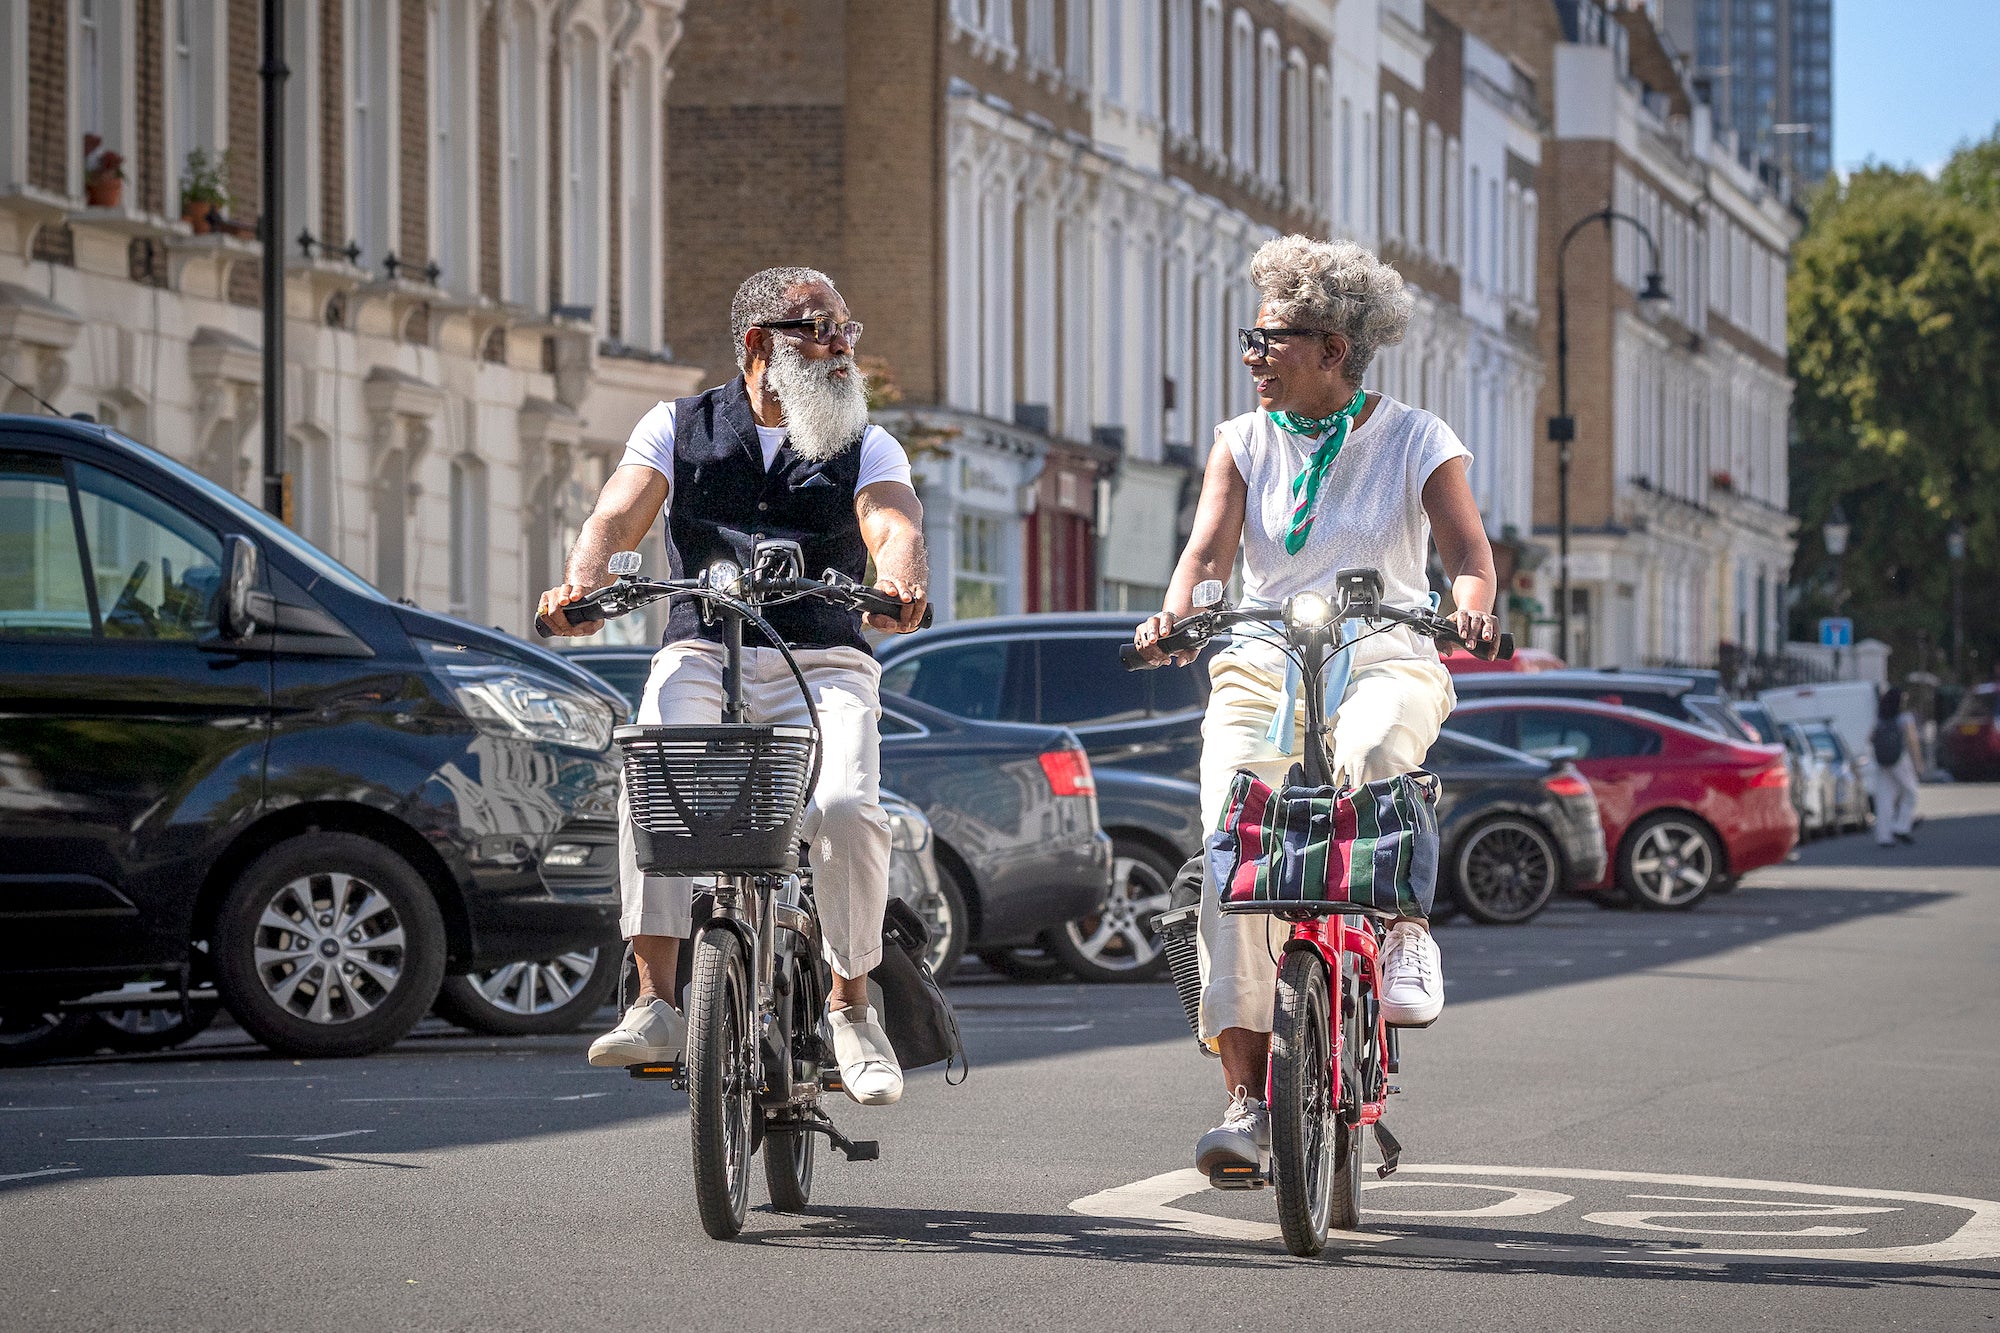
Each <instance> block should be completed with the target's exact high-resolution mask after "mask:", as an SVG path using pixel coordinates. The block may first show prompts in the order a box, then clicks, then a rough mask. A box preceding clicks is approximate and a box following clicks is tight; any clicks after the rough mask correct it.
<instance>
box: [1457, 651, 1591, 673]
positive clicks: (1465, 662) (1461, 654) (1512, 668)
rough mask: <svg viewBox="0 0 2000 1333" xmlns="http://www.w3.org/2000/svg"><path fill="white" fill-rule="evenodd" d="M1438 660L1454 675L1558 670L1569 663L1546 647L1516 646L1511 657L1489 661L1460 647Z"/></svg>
mask: <svg viewBox="0 0 2000 1333" xmlns="http://www.w3.org/2000/svg"><path fill="white" fill-rule="evenodd" d="M1440 660H1442V661H1443V662H1444V669H1445V670H1447V671H1449V672H1451V674H1452V675H1454V676H1479V675H1486V674H1489V673H1501V674H1504V673H1507V672H1514V673H1516V674H1518V673H1520V672H1524V671H1560V670H1562V669H1563V668H1564V667H1566V666H1568V665H1569V664H1568V663H1567V662H1565V661H1563V660H1562V659H1561V658H1560V657H1557V656H1556V655H1555V654H1554V653H1552V652H1550V651H1548V649H1546V648H1516V649H1515V650H1514V655H1513V656H1512V657H1498V658H1495V659H1494V660H1492V661H1491V662H1489V661H1487V660H1486V659H1485V658H1483V657H1474V656H1473V655H1472V654H1471V653H1468V652H1465V651H1464V650H1462V649H1461V650H1457V651H1454V652H1449V653H1445V654H1443V655H1442V657H1441V659H1440Z"/></svg>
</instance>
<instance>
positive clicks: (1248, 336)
mask: <svg viewBox="0 0 2000 1333" xmlns="http://www.w3.org/2000/svg"><path fill="white" fill-rule="evenodd" d="M1325 336H1326V330H1325V329H1238V330H1236V345H1237V346H1238V347H1241V348H1242V349H1243V350H1244V351H1245V352H1247V353H1250V354H1252V355H1254V356H1257V357H1259V358H1262V357H1267V356H1269V355H1270V354H1271V339H1273V338H1324V337H1325Z"/></svg>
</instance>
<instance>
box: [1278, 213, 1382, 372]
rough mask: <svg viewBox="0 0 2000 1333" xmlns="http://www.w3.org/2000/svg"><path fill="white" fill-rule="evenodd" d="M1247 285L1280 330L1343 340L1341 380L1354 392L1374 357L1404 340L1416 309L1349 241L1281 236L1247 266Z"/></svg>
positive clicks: (1374, 261)
mask: <svg viewBox="0 0 2000 1333" xmlns="http://www.w3.org/2000/svg"><path fill="white" fill-rule="evenodd" d="M1250 281H1251V282H1253V283H1255V284H1256V287H1257V291H1258V294H1259V295H1261V296H1262V297H1263V298H1264V304H1266V305H1268V306H1270V307H1271V310H1272V312H1273V313H1275V314H1276V315H1277V316H1278V318H1280V319H1282V320H1284V321H1285V323H1287V324H1290V325H1293V326H1296V327H1299V328H1314V329H1325V330H1327V331H1328V332H1329V333H1337V334H1339V335H1340V336H1341V337H1343V338H1345V339H1347V346H1348V351H1347V364H1346V365H1345V366H1344V367H1343V369H1344V370H1345V371H1346V374H1347V378H1348V379H1349V380H1351V381H1353V383H1355V384H1356V385H1359V384H1360V383H1361V376H1362V373H1363V372H1364V371H1366V370H1367V369H1368V365H1369V363H1370V362H1372V361H1373V360H1374V359H1375V353H1376V352H1377V351H1379V350H1380V349H1382V348H1383V347H1386V346H1388V345H1389V344H1391V343H1399V342H1401V341H1403V332H1404V330H1405V329H1407V328H1409V326H1410V311H1411V309H1412V308H1413V307H1414V306H1415V304H1416V302H1415V301H1414V300H1413V299H1412V298H1411V296H1410V294H1409V292H1408V291H1406V290H1405V289H1404V287H1403V277H1402V275H1401V274H1400V273H1398V272H1396V270H1395V269H1393V268H1390V267H1389V266H1388V265H1387V264H1385V263H1383V262H1382V261H1381V260H1379V259H1377V258H1376V257H1375V256H1374V255H1373V254H1371V253H1369V252H1368V251H1367V250H1364V249H1362V248H1361V247H1360V246H1358V245H1356V244H1355V243H1354V242H1352V241H1316V240H1314V239H1313V238H1312V237H1310V236H1280V237H1278V238H1277V239H1275V240H1270V241H1266V242H1264V244H1263V245H1262V246H1260V247H1259V248H1258V250H1257V254H1256V256H1255V257H1254V258H1252V259H1251V261H1250Z"/></svg>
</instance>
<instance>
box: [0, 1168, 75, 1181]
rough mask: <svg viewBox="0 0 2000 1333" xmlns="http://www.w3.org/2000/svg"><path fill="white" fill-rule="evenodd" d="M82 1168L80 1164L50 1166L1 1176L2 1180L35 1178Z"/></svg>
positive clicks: (57, 1174) (63, 1173)
mask: <svg viewBox="0 0 2000 1333" xmlns="http://www.w3.org/2000/svg"><path fill="white" fill-rule="evenodd" d="M81 1170H83V1168H82V1167H80V1166H50V1167H44V1168H43V1169H42V1170H40V1171H19V1172H16V1173H15V1174H13V1175H11V1176H0V1181H7V1180H33V1179H35V1178H36V1177H37V1176H61V1175H67V1174H68V1173H70V1172H71V1171H81Z"/></svg>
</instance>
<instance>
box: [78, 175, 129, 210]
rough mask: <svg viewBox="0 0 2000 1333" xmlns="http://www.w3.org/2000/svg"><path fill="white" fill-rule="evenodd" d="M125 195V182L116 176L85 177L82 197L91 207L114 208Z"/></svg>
mask: <svg viewBox="0 0 2000 1333" xmlns="http://www.w3.org/2000/svg"><path fill="white" fill-rule="evenodd" d="M124 195H125V182H124V181H123V180H121V179H120V178H118V177H117V176H104V177H99V178H96V179H90V178H86V179H85V180H84V182H83V198H84V202H86V203H88V204H89V205H90V206H91V207H92V208H116V207H118V201H119V200H120V199H122V198H123V197H124Z"/></svg>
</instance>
